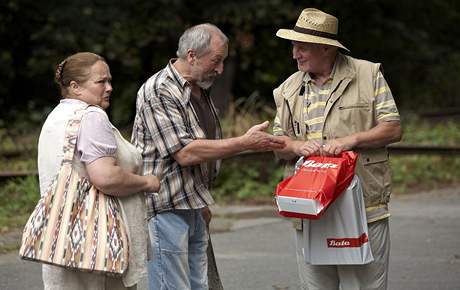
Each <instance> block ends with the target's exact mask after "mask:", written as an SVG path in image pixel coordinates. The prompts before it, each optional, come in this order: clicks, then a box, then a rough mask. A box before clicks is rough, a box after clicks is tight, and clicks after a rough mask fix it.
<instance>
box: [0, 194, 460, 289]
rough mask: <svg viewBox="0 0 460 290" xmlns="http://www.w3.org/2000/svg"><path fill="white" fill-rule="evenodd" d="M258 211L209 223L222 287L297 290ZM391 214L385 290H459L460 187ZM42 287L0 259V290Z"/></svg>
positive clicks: (402, 203)
mask: <svg viewBox="0 0 460 290" xmlns="http://www.w3.org/2000/svg"><path fill="white" fill-rule="evenodd" d="M259 213H260V214H259ZM259 213H257V214H252V215H247V214H246V215H245V214H242V215H238V214H235V215H233V216H231V218H228V217H227V218H222V217H216V218H215V223H216V224H218V223H220V224H224V225H225V227H226V229H228V230H230V231H228V232H221V233H214V234H213V245H214V250H215V252H216V259H217V263H218V266H219V269H220V270H219V271H220V275H221V278H222V280H223V283H224V286H225V289H226V290H259V289H260V290H270V289H271V290H286V289H289V290H291V289H298V278H297V269H296V262H295V256H294V240H293V234H294V233H293V229H292V227H291V225H290V223H289V222H286V221H284V220H282V219H279V218H276V217H275V216H274V215H272V214H271V213H270V211H269V210H268V211H267V208H264V209H263V211H260V212H259ZM391 213H392V217H391V218H390V224H391V228H390V229H391V240H392V248H391V257H390V276H389V280H390V287H389V289H391V290H411V289H414V290H456V289H459V290H460V189H452V188H451V189H448V190H441V191H433V192H425V193H418V194H412V195H408V196H403V197H395V198H393V200H392V202H391ZM237 217H239V218H237ZM42 287H43V286H42V284H41V271H40V266H39V265H38V264H35V263H31V262H24V261H20V260H19V259H18V258H17V255H16V254H15V253H13V254H8V255H2V256H0V289H12V290H13V289H14V290H16V289H17V290H19V289H21V290H22V289H28V290H35V289H42ZM144 287H145V284H141V285H140V287H139V289H144Z"/></svg>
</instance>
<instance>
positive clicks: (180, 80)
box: [166, 58, 190, 88]
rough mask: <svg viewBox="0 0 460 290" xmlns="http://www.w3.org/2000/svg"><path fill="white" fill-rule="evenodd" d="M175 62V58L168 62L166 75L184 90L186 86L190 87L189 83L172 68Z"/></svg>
mask: <svg viewBox="0 0 460 290" xmlns="http://www.w3.org/2000/svg"><path fill="white" fill-rule="evenodd" d="M176 60H177V58H172V59H170V60H169V62H168V66H167V67H166V70H167V72H168V75H169V76H170V77H171V78H172V79H173V80H175V81H176V82H177V83H178V84H180V86H181V87H182V88H184V87H185V86H186V85H190V83H189V82H188V81H187V80H186V79H185V78H184V77H183V76H182V75H181V74H180V73H179V72H178V71H177V69H176V68H175V67H174V62H175V61H176Z"/></svg>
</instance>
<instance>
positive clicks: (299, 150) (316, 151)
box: [293, 141, 321, 157]
mask: <svg viewBox="0 0 460 290" xmlns="http://www.w3.org/2000/svg"><path fill="white" fill-rule="evenodd" d="M320 149H321V145H320V144H319V143H318V142H317V141H294V144H293V151H294V153H295V154H297V155H298V156H306V157H307V156H312V155H320Z"/></svg>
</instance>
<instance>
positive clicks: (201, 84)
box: [196, 81, 214, 90]
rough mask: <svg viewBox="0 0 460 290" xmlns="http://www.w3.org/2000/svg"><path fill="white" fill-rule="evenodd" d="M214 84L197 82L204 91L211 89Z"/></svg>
mask: <svg viewBox="0 0 460 290" xmlns="http://www.w3.org/2000/svg"><path fill="white" fill-rule="evenodd" d="M213 83H214V81H196V84H197V85H198V86H199V87H200V88H202V89H204V90H207V89H209V88H210V87H211V86H212V84H213Z"/></svg>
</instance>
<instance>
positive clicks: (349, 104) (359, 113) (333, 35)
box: [273, 8, 401, 290]
mask: <svg viewBox="0 0 460 290" xmlns="http://www.w3.org/2000/svg"><path fill="white" fill-rule="evenodd" d="M337 31H338V20H337V18H336V17H334V16H332V15H329V14H327V13H324V12H322V11H320V10H317V9H314V8H308V9H304V10H303V11H302V13H301V14H300V16H299V18H298V20H297V23H296V25H295V27H294V28H293V29H280V30H278V32H277V33H276V35H277V36H278V37H280V38H283V39H288V40H290V41H291V42H292V54H293V58H294V59H295V60H296V62H297V68H298V71H297V72H296V73H294V74H292V75H291V76H290V77H289V78H287V79H286V80H285V81H284V82H283V83H282V84H281V85H280V86H279V87H278V88H276V89H275V90H274V91H273V95H274V99H275V103H276V107H277V113H276V117H275V121H274V126H273V133H274V135H279V136H283V138H284V139H285V141H286V147H285V148H284V149H282V150H278V151H277V152H276V155H277V157H278V158H281V159H284V160H286V170H285V175H287V176H288V175H292V173H293V168H294V163H295V161H296V160H297V159H298V156H302V155H303V156H309V155H320V154H321V155H337V154H340V153H341V152H342V151H345V150H354V151H356V152H358V153H359V159H358V162H357V165H356V174H357V175H358V176H359V177H360V180H361V183H362V186H363V192H364V200H365V205H366V214H367V222H368V227H369V241H370V245H371V249H372V254H373V256H374V262H372V263H370V264H367V265H351V266H350V265H346V266H338V265H331V266H329V265H328V266H313V265H310V264H306V263H305V260H304V258H303V254H302V250H301V247H300V246H299V245H301V243H302V237H303V234H302V222H301V220H298V221H296V222H295V227H296V238H297V262H298V267H299V275H300V279H301V285H302V289H309V290H311V289H339V287H340V289H342V290H345V289H387V280H388V279H387V273H388V258H389V252H390V238H389V227H388V217H389V216H390V214H389V211H388V202H389V199H390V193H391V176H390V168H389V164H388V152H387V149H386V145H388V144H390V143H393V142H397V141H399V140H400V139H401V127H400V122H399V113H398V110H397V108H396V104H395V102H394V99H393V96H392V94H391V91H390V89H389V87H388V85H387V83H386V81H385V79H384V77H383V74H382V71H381V66H380V64H378V63H371V62H368V61H365V60H360V59H355V58H352V57H350V56H347V55H344V54H342V53H341V52H339V51H338V50H339V49H342V50H345V51H349V50H348V49H347V48H346V47H345V46H343V45H342V44H341V43H340V42H338V41H337Z"/></svg>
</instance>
